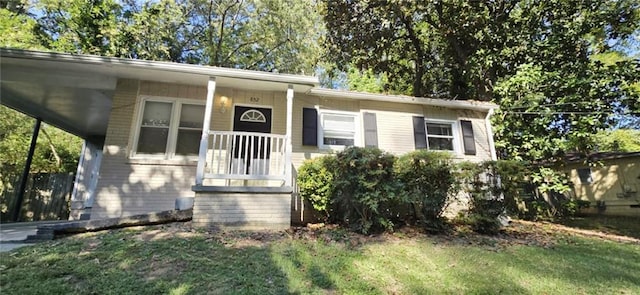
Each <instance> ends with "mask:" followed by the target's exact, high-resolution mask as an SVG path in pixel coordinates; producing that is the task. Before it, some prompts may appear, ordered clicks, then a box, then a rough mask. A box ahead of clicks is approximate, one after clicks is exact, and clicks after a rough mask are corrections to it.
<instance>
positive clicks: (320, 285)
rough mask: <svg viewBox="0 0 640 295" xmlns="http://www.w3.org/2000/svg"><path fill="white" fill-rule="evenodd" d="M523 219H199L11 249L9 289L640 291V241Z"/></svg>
mask: <svg viewBox="0 0 640 295" xmlns="http://www.w3.org/2000/svg"><path fill="white" fill-rule="evenodd" d="M591 233H592V232H589V231H584V230H573V229H570V228H567V227H564V226H559V225H555V224H551V223H534V222H520V221H516V222H514V223H513V224H512V225H511V226H509V227H507V228H505V230H503V231H502V232H501V233H499V234H498V235H495V236H485V235H479V234H475V233H473V232H472V231H470V230H468V229H466V228H465V227H458V229H457V230H456V231H455V232H452V233H451V234H449V235H428V234H424V233H423V231H422V230H421V229H420V228H417V227H413V228H412V227H409V228H406V227H405V228H402V229H400V230H398V231H396V232H395V233H392V234H390V233H386V234H381V235H362V234H357V233H353V232H349V231H347V230H345V229H343V228H341V227H337V226H322V225H318V226H309V227H303V228H292V229H290V230H287V231H279V232H208V231H203V230H194V229H192V228H191V226H190V223H176V224H172V225H160V226H150V227H138V228H129V229H120V230H111V231H105V232H100V233H87V234H81V235H77V236H71V237H67V238H63V239H59V240H55V241H51V242H47V243H43V244H37V245H34V246H29V247H24V248H20V249H17V250H14V251H12V252H9V253H1V254H0V290H1V291H2V294H287V293H293V294H431V293H433V294H443V293H444V294H638V293H640V284H639V282H640V240H638V239H633V238H629V237H620V236H614V235H603V234H591Z"/></svg>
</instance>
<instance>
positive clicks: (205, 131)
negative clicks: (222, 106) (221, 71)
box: [196, 77, 216, 185]
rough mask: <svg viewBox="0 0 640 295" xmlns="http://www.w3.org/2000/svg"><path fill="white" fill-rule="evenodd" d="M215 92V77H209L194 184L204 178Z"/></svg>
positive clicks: (198, 183)
mask: <svg viewBox="0 0 640 295" xmlns="http://www.w3.org/2000/svg"><path fill="white" fill-rule="evenodd" d="M215 92H216V78H215V77H209V83H207V104H206V106H205V110H204V121H203V122H202V137H200V152H199V154H198V167H197V170H196V185H202V182H203V180H204V167H205V165H206V162H207V149H209V130H210V129H211V113H212V111H213V99H214V94H215Z"/></svg>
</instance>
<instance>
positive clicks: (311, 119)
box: [302, 108, 318, 146]
mask: <svg viewBox="0 0 640 295" xmlns="http://www.w3.org/2000/svg"><path fill="white" fill-rule="evenodd" d="M302 145H313V146H317V145H318V110H316V109H314V108H302Z"/></svg>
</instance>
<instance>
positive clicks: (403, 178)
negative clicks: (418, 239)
mask: <svg viewBox="0 0 640 295" xmlns="http://www.w3.org/2000/svg"><path fill="white" fill-rule="evenodd" d="M453 172H454V171H453V165H452V163H451V156H450V155H449V154H447V153H438V152H431V151H427V150H417V151H414V152H410V153H408V154H406V155H403V156H401V157H400V158H399V159H398V161H396V164H395V173H396V177H397V178H398V181H400V183H401V184H402V189H401V190H400V194H402V195H403V196H404V198H405V201H406V202H408V203H410V204H412V205H413V206H414V208H415V212H414V214H415V215H416V216H417V217H418V220H420V222H421V223H422V224H423V226H424V227H425V228H426V229H427V230H428V231H431V232H441V231H443V230H444V229H445V228H446V221H445V220H444V218H443V216H442V214H443V213H444V210H445V209H446V206H447V204H448V203H449V201H450V198H451V196H452V195H453V193H454V192H453V191H454V186H455V182H456V179H455V174H454V173H453Z"/></svg>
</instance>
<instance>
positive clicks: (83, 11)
mask: <svg viewBox="0 0 640 295" xmlns="http://www.w3.org/2000/svg"><path fill="white" fill-rule="evenodd" d="M314 6H315V4H314V3H313V2H312V1H293V0H248V1H238V0H159V1H136V0H125V1H115V0H91V1H85V0H36V1H32V2H27V3H26V4H25V5H24V7H23V8H22V9H20V10H18V11H17V12H11V13H13V15H16V16H15V17H14V19H18V20H25V22H27V23H31V24H33V23H35V24H36V27H37V29H38V30H37V31H38V32H37V33H38V34H35V35H34V34H31V35H28V34H25V35H24V36H27V37H29V38H32V37H30V36H41V38H39V39H38V42H39V43H40V45H41V46H42V47H43V48H47V49H51V50H55V51H61V52H71V53H84V54H96V55H103V56H116V57H129V58H136V59H147V60H167V61H174V62H185V63H195V64H207V65H214V66H224V67H231V68H243V69H253V70H263V71H276V72H286V73H304V72H306V73H312V72H313V70H314V67H315V66H316V64H317V63H318V59H319V56H320V52H321V50H320V46H319V43H318V40H319V38H320V36H321V33H322V27H321V25H320V24H321V20H320V17H319V15H318V13H317V12H316V11H315V9H314ZM0 10H2V11H3V13H6V11H7V10H6V9H3V8H0ZM22 30H24V29H22ZM25 40H29V39H28V38H27V39H25ZM19 47H21V48H25V46H24V45H23V46H19ZM31 47H33V46H31Z"/></svg>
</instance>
